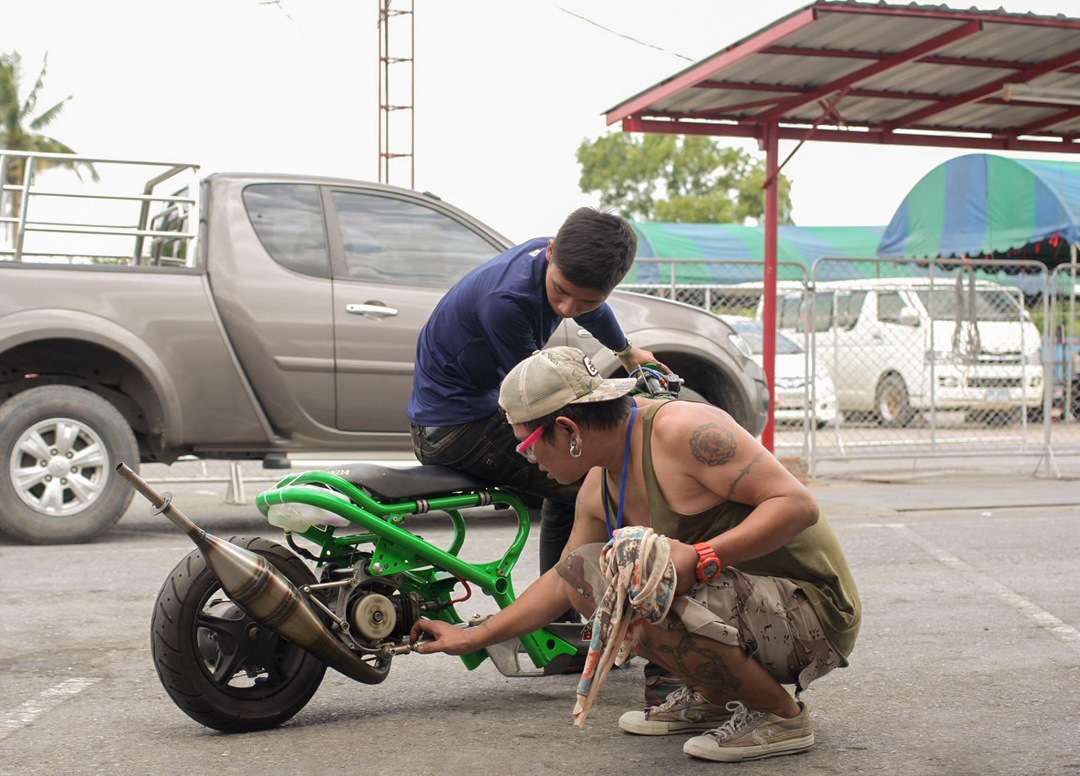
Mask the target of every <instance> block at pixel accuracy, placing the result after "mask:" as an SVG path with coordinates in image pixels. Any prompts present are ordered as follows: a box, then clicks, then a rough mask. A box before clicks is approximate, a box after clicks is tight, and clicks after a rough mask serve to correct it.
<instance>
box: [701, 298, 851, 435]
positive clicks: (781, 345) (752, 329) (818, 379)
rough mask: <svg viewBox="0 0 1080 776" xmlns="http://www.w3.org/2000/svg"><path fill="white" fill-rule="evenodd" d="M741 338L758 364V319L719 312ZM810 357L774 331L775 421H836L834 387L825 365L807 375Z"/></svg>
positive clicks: (823, 422) (760, 325) (784, 335)
mask: <svg viewBox="0 0 1080 776" xmlns="http://www.w3.org/2000/svg"><path fill="white" fill-rule="evenodd" d="M719 317H720V318H721V319H722V320H723V321H724V322H725V323H727V324H729V325H730V326H731V328H733V329H734V330H735V332H736V333H737V334H738V335H739V336H740V337H741V338H742V340H743V342H744V343H745V345H746V347H747V349H748V350H749V354H750V357H751V358H752V359H753V360H754V361H756V362H757V363H758V365H759V366H760V365H761V350H762V342H763V339H764V338H763V337H762V331H763V326H762V323H761V321H759V320H757V319H756V318H744V317H741V316H738V315H721V316H719ZM808 366H809V359H808V358H807V353H806V351H805V350H804V349H803V347H802V345H800V344H799V343H798V342H796V341H795V340H794V339H792V338H791V337H789V336H788V335H786V334H784V333H783V332H780V331H777V332H776V358H775V365H774V369H775V379H774V382H775V386H774V389H773V397H772V400H773V418H774V419H775V420H776V421H777V422H788V423H802V422H803V421H804V420H805V419H806V418H807V412H806V407H807V406H808V404H809V406H810V408H811V409H810V413H809V418H810V421H811V422H813V423H815V424H816V425H817V427H818V428H822V427H824V426H826V425H828V424H830V423H834V422H835V421H836V387H835V385H834V384H833V381H832V378H831V377H829V374H828V372H827V371H826V369H825V368H824V366H819V368H818V370H817V373H816V374H815V375H814V380H813V381H812V382H808V381H807V379H806V373H807V367H808Z"/></svg>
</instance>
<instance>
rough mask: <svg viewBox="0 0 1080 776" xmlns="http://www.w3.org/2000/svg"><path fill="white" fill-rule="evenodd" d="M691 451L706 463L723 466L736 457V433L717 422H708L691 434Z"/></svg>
mask: <svg viewBox="0 0 1080 776" xmlns="http://www.w3.org/2000/svg"><path fill="white" fill-rule="evenodd" d="M690 452H692V453H693V454H694V457H695V458H697V459H698V460H699V461H701V462H702V463H704V464H707V465H709V466H722V465H724V464H725V463H727V462H728V461H730V460H731V459H732V458H734V457H735V435H734V434H732V433H731V432H730V431H729V430H728V429H726V428H723V427H722V426H718V425H716V424H715V423H706V424H705V425H703V426H699V427H698V428H697V429H695V431H694V433H693V434H691V435H690Z"/></svg>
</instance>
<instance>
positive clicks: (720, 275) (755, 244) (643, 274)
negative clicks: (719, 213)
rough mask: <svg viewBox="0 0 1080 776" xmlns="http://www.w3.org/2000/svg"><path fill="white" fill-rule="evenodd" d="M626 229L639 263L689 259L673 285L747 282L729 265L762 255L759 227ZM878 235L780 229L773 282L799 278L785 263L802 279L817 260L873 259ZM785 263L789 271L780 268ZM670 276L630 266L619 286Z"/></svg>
mask: <svg viewBox="0 0 1080 776" xmlns="http://www.w3.org/2000/svg"><path fill="white" fill-rule="evenodd" d="M632 226H633V227H634V231H635V232H637V235H638V253H637V255H638V258H639V259H686V260H693V261H686V262H680V264H679V265H678V266H677V270H676V280H677V282H679V283H688V284H689V283H693V284H709V283H713V284H729V283H741V282H744V281H746V280H747V273H746V271H745V268H740V267H739V266H737V265H734V264H732V263H731V262H733V261H746V260H754V261H761V260H762V259H763V257H764V255H765V232H764V228H763V227H760V226H743V225H741V224H671V223H643V222H634V223H633V224H632ZM883 231H884V227H880V226H792V225H783V226H780V227H779V229H778V234H777V261H778V262H780V263H781V266H780V267H779V268H778V275H779V278H780V279H781V280H799V279H802V278H803V277H804V276H805V275H804V273H803V271H802V270H801V269H799V268H798V267H792V266H790V264H799V265H801V266H802V267H803V268H805V271H806V273H805V274H806V275H808V274H809V271H810V267H811V265H812V264H813V263H814V261H816V260H817V259H819V258H822V257H828V258H836V259H866V258H873V257H874V256H875V255H876V252H877V246H878V243H879V242H880V241H881V236H882V233H883ZM710 259H712V260H713V261H712V262H710V261H709V260H710ZM715 262H719V263H715ZM725 262H726V263H725ZM785 263H787V264H789V266H787V267H785V266H783V264H785ZM860 274H862V273H857V274H856V276H859V275H860ZM670 277H671V276H670V265H668V264H666V263H656V262H635V263H634V266H633V267H632V268H631V270H630V274H629V275H627V277H626V278H625V279H624V281H623V282H624V283H627V284H646V283H665V282H668V281H669V279H670Z"/></svg>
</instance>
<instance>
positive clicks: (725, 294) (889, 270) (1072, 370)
mask: <svg viewBox="0 0 1080 776" xmlns="http://www.w3.org/2000/svg"><path fill="white" fill-rule="evenodd" d="M638 261H639V262H653V263H655V264H657V265H658V266H657V267H656V271H655V272H653V273H651V274H652V275H654V276H655V277H657V278H658V282H656V283H653V284H638V285H624V286H622V288H624V289H626V290H632V291H640V292H644V293H650V294H654V295H657V296H663V297H665V298H669V299H675V300H677V301H681V302H685V303H688V304H693V305H695V306H698V307H702V308H704V309H707V310H710V311H711V312H713V313H715V314H717V315H719V316H721V317H722V318H724V319H725V320H726V321H727V322H728V323H730V324H731V325H732V326H733V327H734V328H736V330H737V331H739V333H740V334H741V335H742V336H743V338H744V339H745V340H746V341H747V344H748V345H749V346H750V347H751V349H752V350H753V351H754V352H755V353H756V354H757V355H758V356H760V350H761V330H762V326H761V321H760V308H761V301H760V300H761V289H762V286H761V264H760V262H756V261H746V262H711V261H708V260H700V259H698V260H685V261H680V260H663V261H660V260H655V259H653V260H647V259H639V260H638ZM1076 274H1077V270H1076V267H1075V265H1066V266H1063V267H1058V268H1057V269H1056V270H1055V271H1054V273H1053V274H1052V275H1051V273H1049V272H1048V271H1047V268H1046V266H1045V265H1044V264H1042V263H1041V262H1034V261H1011V262H1010V261H988V260H981V259H980V260H977V261H967V260H956V259H936V260H900V261H897V260H892V259H889V260H884V259H865V260H858V261H853V260H850V259H844V260H837V259H820V260H818V261H817V262H815V264H814V266H813V267H812V270H811V272H810V274H809V276H808V275H807V273H806V272H805V270H804V268H803V267H802V266H801V265H798V264H786V265H783V267H782V268H781V270H780V272H779V276H780V278H781V280H780V281H779V282H778V286H777V313H776V314H777V332H778V333H777V348H776V354H777V356H776V358H777V363H776V376H775V387H774V395H773V405H774V413H775V418H776V431H775V435H774V448H775V450H776V452H777V454H787V455H791V454H793V453H797V454H799V455H801V456H803V457H804V458H805V459H806V460H807V461H808V465H809V471H810V473H811V475H812V474H813V473H814V468H815V463H816V462H819V461H824V460H848V461H851V460H855V459H861V458H882V459H885V458H912V459H922V458H934V457H943V456H951V457H960V458H962V459H963V460H964V461H965V462H966V463H968V464H971V463H973V462H983V461H984V462H985V463H986V465H987V466H988V467H995V466H1001V465H1002V460H1001V459H1002V457H1005V456H1022V457H1028V458H1030V460H1031V461H1033V462H1035V468H1036V470H1037V471H1039V470H1042V472H1043V473H1045V474H1047V475H1048V476H1065V474H1068V473H1070V472H1069V469H1070V467H1071V468H1077V467H1078V466H1080V377H1078V374H1080V338H1078V331H1077V328H1078V326H1077V324H1078V310H1077V307H1078V303H1077V300H1076V296H1075V289H1076V285H1075V277H1076ZM808 375H809V376H810V379H807V376H808Z"/></svg>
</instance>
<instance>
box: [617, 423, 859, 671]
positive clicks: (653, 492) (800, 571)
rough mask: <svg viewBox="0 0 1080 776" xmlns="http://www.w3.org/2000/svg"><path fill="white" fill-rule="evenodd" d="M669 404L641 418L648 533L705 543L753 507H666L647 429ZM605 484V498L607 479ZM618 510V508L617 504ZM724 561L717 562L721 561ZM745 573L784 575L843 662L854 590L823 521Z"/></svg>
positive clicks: (855, 609)
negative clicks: (687, 510)
mask: <svg viewBox="0 0 1080 776" xmlns="http://www.w3.org/2000/svg"><path fill="white" fill-rule="evenodd" d="M667 404H668V402H661V403H657V404H654V405H652V406H651V407H649V409H648V410H646V412H645V413H644V415H643V416H642V419H641V420H642V461H641V468H642V473H643V475H644V478H645V493H646V497H647V499H648V504H649V516H650V519H651V523H652V529H653V530H654V531H656V532H657V533H659V534H662V535H664V536H670V537H671V538H673V539H678V540H679V541H681V542H685V543H687V544H695V543H697V542H703V541H707V540H708V539H711V538H712V537H714V536H716V535H718V534H721V533H723V532H724V531H727V530H728V529H730V528H732V527H733V526H736V525H738V524H739V523H741V522H742V521H743V520H745V519H746V516H747V515H749V514H750V512H752V511H753V509H754V508H753V507H752V506H749V505H747V504H740V503H738V502H736V501H724V502H721V503H720V504H717V505H716V506H714V507H710V508H709V509H706V510H704V511H703V512H699V513H698V514H696V515H684V514H682V513H679V512H676V511H675V510H673V509H671V507H669V506H668V504H667V502H666V501H665V500H664V497H663V494H662V493H661V492H660V486H659V483H658V482H657V479H656V472H655V470H654V469H653V463H652V426H653V420H654V418H655V416H656V413H657V411H658V410H659V409H660V408H661V407H664V406H666V405H667ZM602 479H603V482H604V491H605V492H604V494H603V496H604V498H605V499H609V498H610V496H609V495H608V493H607V478H606V477H604V478H602ZM616 506H617V505H616ZM723 560H724V559H723V558H721V559H720V561H721V562H723ZM738 569H739V570H740V571H742V572H743V573H744V574H753V575H759V576H769V577H784V578H786V579H790V580H792V581H793V582H794V583H795V584H796V585H797V586H798V587H799V588H800V589H801V590H802V591H803V592H804V593H805V594H806V597H807V599H808V600H809V602H810V605H811V606H812V607H813V608H814V611H815V612H816V613H817V616H818V619H819V620H821V625H822V627H823V628H824V630H825V635H826V637H827V638H828V639H829V643H831V644H832V645H833V648H834V649H836V651H837V652H838V653H839V654H840V655H841V656H842V657H843V658H844V660H845V663H846V660H847V657H848V655H850V654H851V650H852V648H853V647H854V645H855V637H856V636H857V635H858V633H859V624H860V622H861V619H862V607H861V604H860V601H859V591H858V589H857V588H856V586H855V580H854V578H853V577H852V575H851V569H850V568H848V564H847V560H845V558H844V554H843V552H842V551H841V549H840V542H839V541H838V540H837V538H836V534H835V533H833V530H832V527H831V526H830V525H829V523H828V521H826V520H825V518H824V517H819V518H818V521H817V522H816V523H815V524H814V525H812V526H810V527H809V528H807V529H806V530H804V531H803V532H802V533H800V534H799V535H798V536H796V537H795V538H794V539H792V540H791V541H790V542H788V543H787V544H786V545H784V546H783V547H781V548H780V549H778V550H775V551H773V552H770V553H769V554H767V555H763V556H762V557H760V558H754V559H753V560H749V561H744V562H742V563H740V564H738Z"/></svg>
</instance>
